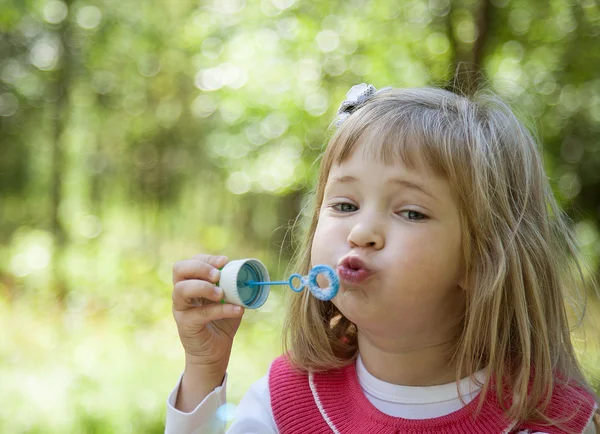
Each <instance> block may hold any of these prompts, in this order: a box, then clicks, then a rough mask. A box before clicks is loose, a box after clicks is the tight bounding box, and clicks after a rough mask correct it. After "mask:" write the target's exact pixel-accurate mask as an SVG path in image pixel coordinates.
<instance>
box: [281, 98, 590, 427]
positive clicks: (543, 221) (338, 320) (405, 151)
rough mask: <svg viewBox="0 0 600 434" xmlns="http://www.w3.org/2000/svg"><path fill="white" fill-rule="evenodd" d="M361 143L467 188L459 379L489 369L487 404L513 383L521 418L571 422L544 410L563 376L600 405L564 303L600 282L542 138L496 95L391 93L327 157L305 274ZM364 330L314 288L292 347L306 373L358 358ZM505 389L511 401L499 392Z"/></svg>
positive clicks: (288, 347) (287, 345)
mask: <svg viewBox="0 0 600 434" xmlns="http://www.w3.org/2000/svg"><path fill="white" fill-rule="evenodd" d="M359 139H361V141H362V143H365V144H368V145H367V146H369V149H366V150H367V151H369V152H372V153H373V154H372V155H373V156H374V157H375V158H379V161H382V162H385V163H390V162H394V161H398V159H401V161H402V162H403V163H404V164H406V165H407V166H408V167H409V168H414V167H416V165H418V164H419V161H423V162H424V163H425V164H426V165H427V168H429V169H430V170H433V172H434V173H436V174H437V175H440V176H443V177H444V178H445V179H447V180H448V181H449V183H450V185H451V186H452V188H453V190H454V191H455V192H456V194H457V197H458V200H459V208H460V216H461V231H462V240H463V245H462V254H463V259H464V263H465V265H466V272H467V277H466V281H467V285H466V288H465V291H466V311H465V313H464V318H463V321H462V325H461V328H460V330H459V331H458V335H457V337H456V344H455V347H454V350H453V352H452V354H451V357H452V361H453V362H455V364H456V379H457V382H458V380H459V379H460V375H461V373H462V372H468V373H474V372H476V371H477V370H480V369H482V368H484V367H487V378H486V381H485V382H484V384H483V389H482V393H481V394H480V402H479V408H481V405H482V404H483V400H484V399H485V396H486V394H487V393H488V392H489V390H490V387H489V386H490V381H489V380H490V378H495V379H496V380H497V384H508V386H510V387H511V390H512V391H513V393H514V397H515V399H513V401H512V404H511V406H510V408H504V410H505V411H506V412H507V416H508V417H509V418H510V419H511V420H516V421H521V422H522V421H525V420H538V421H543V422H546V423H550V424H555V423H560V422H561V421H556V420H550V419H548V418H546V417H545V416H544V415H543V413H544V411H545V409H546V406H547V404H548V403H549V399H550V393H549V391H551V390H552V389H553V386H554V385H555V384H557V383H558V382H564V383H566V382H569V383H570V382H571V381H575V382H576V383H578V384H579V385H580V386H581V387H582V388H583V389H585V390H587V391H588V392H589V393H590V394H592V396H594V399H595V400H596V401H597V402H600V400H599V399H598V396H597V395H596V394H595V393H594V392H593V390H592V389H591V387H590V386H589V385H588V383H587V381H586V379H585V377H584V375H583V374H582V371H581V368H580V366H579V363H578V361H577V358H576V356H575V352H574V349H573V346H572V343H571V337H570V330H569V326H568V318H567V311H566V304H565V298H566V297H567V296H568V295H569V292H573V293H574V294H585V291H586V288H587V287H588V286H590V285H591V287H593V288H594V289H595V286H594V285H593V282H592V281H589V280H587V277H585V275H584V273H583V271H582V264H581V263H580V262H579V260H578V252H579V251H578V247H577V242H576V238H575V236H574V235H573V231H572V229H571V227H570V222H569V220H568V218H567V217H566V216H565V214H564V213H563V212H562V211H561V209H560V207H559V205H558V204H557V202H556V200H555V198H554V196H553V194H552V190H551V187H550V185H549V183H548V180H547V178H546V175H545V172H544V168H543V163H542V160H541V157H540V152H539V151H538V150H537V145H536V143H537V142H536V139H535V138H534V136H533V135H532V134H531V133H530V132H529V130H528V129H527V128H526V127H525V126H524V125H523V124H522V123H521V122H520V121H519V119H518V118H517V116H516V115H515V114H514V113H513V111H512V110H511V108H510V107H509V106H508V104H507V103H505V102H504V101H502V100H501V99H500V98H499V97H497V96H496V95H495V94H494V93H493V92H492V91H489V90H480V91H477V92H476V93H474V94H473V95H472V96H469V97H467V96H463V95H458V94H456V93H453V92H450V91H446V90H443V89H438V88H429V87H427V88H419V89H391V90H387V91H384V92H381V93H379V94H377V95H375V96H374V97H372V98H371V99H370V100H368V101H367V102H366V103H364V104H363V105H362V106H360V107H359V108H358V109H357V110H356V111H355V112H354V113H352V115H350V116H349V117H348V118H347V119H346V120H345V121H344V122H343V123H342V124H341V125H340V126H339V128H338V129H336V130H335V131H334V132H333V135H332V137H331V139H330V140H329V143H328V145H327V148H326V150H325V152H324V154H323V156H322V161H321V165H320V172H319V178H318V184H317V186H316V191H315V193H314V210H313V212H312V216H311V218H310V221H309V226H308V230H307V232H306V234H305V238H304V242H303V244H302V246H301V247H300V249H299V251H298V254H297V256H296V260H295V262H294V263H293V267H294V270H295V271H297V272H303V273H308V270H309V269H310V266H311V258H310V251H311V245H312V238H313V236H314V233H315V229H316V226H317V222H318V216H319V209H320V207H321V204H322V201H323V194H324V189H325V184H326V182H327V178H328V176H329V171H330V169H331V167H332V165H334V164H335V165H338V164H340V163H342V162H343V161H345V159H346V158H348V157H349V155H350V154H351V153H352V152H353V150H354V148H355V147H356V145H357V143H358V141H359ZM417 157H421V158H417ZM356 336H357V330H356V327H355V326H354V324H352V323H351V322H350V321H349V320H348V319H347V318H345V317H344V316H343V315H342V314H341V312H340V311H339V310H338V309H337V308H336V307H335V306H334V304H333V303H332V302H330V301H326V302H323V301H320V300H318V299H316V298H315V297H312V296H311V295H310V293H309V292H308V291H304V292H303V293H300V294H293V295H292V297H291V300H290V303H289V306H288V312H287V315H286V319H285V325H284V330H283V338H284V342H283V345H284V350H285V352H286V353H287V355H288V357H289V358H290V360H291V362H292V363H293V365H294V366H295V367H296V368H298V369H301V370H315V371H319V370H328V369H332V368H336V367H342V366H345V365H347V364H349V363H351V362H352V361H353V360H354V359H355V357H356V355H357V351H358V346H357V338H356ZM532 369H535V375H533V376H532V375H531V374H532ZM557 372H558V373H561V374H562V375H559V376H557V375H555V374H556V373H557ZM529 387H530V390H529V392H528V388H529ZM496 393H497V399H498V402H501V403H503V402H504V401H503V399H502V395H501V394H502V390H501V388H500V387H498V388H496ZM461 399H462V397H461Z"/></svg>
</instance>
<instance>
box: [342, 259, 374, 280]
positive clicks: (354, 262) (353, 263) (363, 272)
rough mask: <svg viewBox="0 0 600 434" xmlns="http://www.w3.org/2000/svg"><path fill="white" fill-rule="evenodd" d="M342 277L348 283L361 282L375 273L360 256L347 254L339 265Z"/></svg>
mask: <svg viewBox="0 0 600 434" xmlns="http://www.w3.org/2000/svg"><path fill="white" fill-rule="evenodd" d="M337 272H338V275H339V276H340V279H341V280H343V281H345V282H348V283H361V282H364V281H365V280H367V279H368V278H369V277H371V276H372V275H373V272H372V271H371V270H370V269H369V268H368V267H367V266H366V265H365V263H364V262H363V261H362V259H360V258H359V257H358V256H346V257H345V258H344V259H342V260H341V261H340V263H339V265H338V267H337Z"/></svg>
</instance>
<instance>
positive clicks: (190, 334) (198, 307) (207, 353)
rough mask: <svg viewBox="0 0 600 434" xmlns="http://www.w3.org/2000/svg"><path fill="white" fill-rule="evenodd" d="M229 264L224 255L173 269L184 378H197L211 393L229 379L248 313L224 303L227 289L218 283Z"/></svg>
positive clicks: (194, 260)
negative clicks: (233, 352) (234, 347)
mask: <svg viewBox="0 0 600 434" xmlns="http://www.w3.org/2000/svg"><path fill="white" fill-rule="evenodd" d="M227 262H228V259H227V258H226V257H224V256H210V255H197V256H194V257H193V258H192V259H188V260H182V261H178V262H176V263H175V265H174V266H173V316H174V317H175V322H176V323H177V330H178V332H179V339H180V340H181V343H182V345H183V348H184V350H185V359H186V368H185V372H184V379H185V376H186V375H187V376H188V378H192V377H193V378H194V379H195V382H196V383H198V382H200V383H202V386H203V387H202V389H206V391H207V393H209V392H210V391H212V390H213V389H214V388H215V387H217V386H219V385H220V384H221V382H222V380H223V377H224V376H225V372H226V370H227V365H228V363H229V356H230V354H231V346H232V344H233V337H234V336H235V333H236V331H237V329H238V327H239V325H240V321H241V319H242V315H243V314H244V309H243V308H242V307H241V306H235V305H233V304H221V303H220V301H221V299H222V298H223V290H222V289H221V288H219V287H217V286H216V285H215V283H216V282H218V281H219V278H220V275H221V273H220V271H219V268H222V267H224V266H225V264H227Z"/></svg>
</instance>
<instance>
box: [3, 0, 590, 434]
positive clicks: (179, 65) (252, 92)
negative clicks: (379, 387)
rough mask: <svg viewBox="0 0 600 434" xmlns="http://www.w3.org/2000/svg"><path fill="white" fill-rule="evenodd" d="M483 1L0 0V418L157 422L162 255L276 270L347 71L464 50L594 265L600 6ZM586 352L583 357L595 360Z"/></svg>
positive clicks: (406, 71)
mask: <svg viewBox="0 0 600 434" xmlns="http://www.w3.org/2000/svg"><path fill="white" fill-rule="evenodd" d="M484 4H486V2H483V1H475V0H470V1H467V0H465V1H447V0H442V1H423V0H413V1H406V2H394V1H373V2H366V1H362V0H352V1H332V2H316V1H294V0H261V1H257V2H249V1H248V2H247V1H244V0H231V1H214V2H192V1H188V0H181V1H177V2H160V1H143V2H132V1H120V2H119V1H116V0H89V1H83V0H82V1H79V0H78V1H72V0H65V1H45V0H40V1H31V0H27V1H23V0H18V1H17V0H8V1H5V2H4V3H3V6H2V8H0V325H1V326H2V327H1V328H0V378H1V380H0V381H1V382H2V387H1V388H0V402H2V406H0V426H2V427H3V430H8V431H7V432H40V433H41V432H44V433H48V432H85V433H109V432H119V433H126V432H155V431H156V432H162V423H163V417H164V401H165V399H166V396H167V394H168V392H169V391H170V389H171V387H172V386H173V385H174V384H175V381H176V380H177V376H178V375H179V372H180V369H181V368H182V366H183V360H182V357H183V354H182V350H181V348H180V345H179V343H178V340H177V335H176V331H175V324H174V321H173V320H172V318H171V311H170V291H171V276H170V274H171V267H172V264H173V263H174V262H175V261H177V260H179V259H183V258H186V257H189V256H192V255H194V254H197V253H199V252H213V253H224V254H227V255H228V256H229V257H230V258H234V257H251V256H252V257H259V258H261V259H262V260H263V261H264V262H265V263H266V264H268V266H269V268H270V272H271V274H272V275H273V276H283V274H284V270H285V267H286V266H287V263H288V260H289V258H290V255H291V252H292V250H293V247H294V246H293V243H292V237H291V235H292V234H291V233H290V232H289V231H288V228H289V225H290V224H291V223H292V222H293V220H294V218H295V217H296V215H297V214H298V213H299V212H300V211H301V210H302V207H303V205H304V204H305V203H306V201H307V200H308V195H307V193H308V192H310V190H311V188H312V186H313V182H314V181H313V179H314V175H315V171H316V164H315V158H316V157H317V156H318V154H319V151H320V150H321V148H322V146H323V143H324V140H325V137H326V132H327V126H328V124H329V121H330V120H331V116H332V115H333V114H334V113H335V110H336V109H337V105H338V104H339V103H340V102H341V100H342V99H343V97H344V94H345V92H346V91H347V90H348V89H349V87H350V86H351V85H353V84H356V83H360V82H370V83H373V84H375V85H376V86H377V87H383V86H387V85H395V86H422V85H426V84H430V83H434V84H440V83H445V82H446V81H448V80H451V79H452V77H453V72H454V70H455V67H456V65H457V62H459V61H466V62H475V63H478V64H479V65H480V66H481V71H482V72H483V73H484V74H485V76H486V77H487V80H489V82H490V84H491V85H492V87H493V88H494V89H495V90H496V91H497V92H498V93H500V94H501V95H503V96H506V97H507V98H509V99H511V100H513V101H516V103H517V105H518V106H519V107H520V109H521V111H522V112H524V113H525V116H526V117H528V118H529V120H530V121H531V122H532V124H533V126H534V127H535V128H537V129H538V133H539V136H540V139H541V144H542V145H543V148H544V158H545V162H546V166H547V168H548V171H549V176H550V179H551V182H552V185H553V187H554V189H555V192H556V194H557V196H558V197H559V199H560V201H561V204H562V205H563V206H564V208H565V209H566V210H567V211H568V212H569V214H570V215H571V216H572V217H573V219H574V221H575V224H576V229H577V233H578V236H579V238H580V240H581V242H582V245H583V247H584V251H585V253H586V255H587V258H588V259H587V260H588V262H589V264H590V266H591V269H592V270H593V272H594V273H596V274H598V270H599V265H598V260H599V259H598V258H599V257H600V237H599V233H598V227H599V224H598V221H599V220H600V149H599V148H598V147H597V137H598V136H599V135H600V79H599V78H598V73H597V71H598V68H599V67H600V38H599V37H598V36H599V35H600V8H599V7H598V4H597V2H595V1H594V0H579V1H576V2H574V1H567V0H556V1H552V2H545V1H544V2H543V1H541V0H513V1H510V2H509V1H507V0H493V1H492V2H491V3H490V5H489V7H490V9H489V10H488V13H487V14H485V13H481V10H480V8H481V6H482V5H484ZM477 47H481V50H479V51H478V50H477V49H476V48H477ZM281 298H282V295H281V294H280V293H278V292H275V293H274V296H273V297H271V299H270V300H269V302H268V304H267V305H266V306H265V307H264V308H263V309H261V310H260V312H248V313H247V315H246V319H245V321H244V326H243V327H242V329H241V330H240V332H239V336H238V338H237V339H236V344H235V347H234V354H233V357H232V360H233V361H234V362H233V365H232V368H231V370H230V383H229V384H230V386H231V387H230V393H229V396H230V397H231V399H232V401H233V402H237V400H239V399H240V397H241V395H242V394H243V392H244V391H245V390H246V389H247V387H248V386H249V384H250V383H252V382H253V381H255V380H256V379H258V378H259V377H260V376H261V375H263V374H264V372H265V371H266V369H267V366H268V363H269V362H270V360H271V359H272V358H273V357H274V356H276V355H277V354H278V353H279V351H280V348H279V330H280V328H281V315H282V311H281ZM596 316H597V313H596ZM599 359H600V355H598V353H597V352H594V351H588V352H585V353H582V360H584V363H585V364H586V366H588V367H589V369H590V375H591V373H592V372H593V369H594V366H600V363H599V362H598V360H599ZM240 360H244V361H247V360H252V363H242V362H240ZM596 373H597V374H598V375H600V373H598V372H596Z"/></svg>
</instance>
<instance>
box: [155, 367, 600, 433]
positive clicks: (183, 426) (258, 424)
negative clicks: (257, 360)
mask: <svg viewBox="0 0 600 434" xmlns="http://www.w3.org/2000/svg"><path fill="white" fill-rule="evenodd" d="M356 372H357V376H358V381H359V384H360V386H361V388H362V390H363V392H364V393H365V396H366V397H367V399H368V400H369V401H370V402H371V403H372V404H373V405H374V406H375V408H377V409H378V410H379V411H381V412H382V413H385V414H387V415H390V416H394V417H402V418H405V419H428V418H433V417H440V416H444V415H447V414H450V413H452V412H454V411H457V410H459V409H460V408H462V406H463V404H462V403H461V401H460V398H459V395H458V393H457V389H456V383H455V382H452V383H448V384H442V385H439V386H427V387H413V386H401V385H397V384H391V383H386V382H384V381H381V380H379V379H377V378H375V377H374V376H373V375H371V374H370V373H369V372H368V371H367V370H366V368H365V366H364V364H363V363H362V360H361V358H360V356H359V357H358V359H357V362H356ZM475 377H476V378H477V379H478V380H479V382H483V379H484V378H485V371H484V370H481V371H478V372H476V373H475ZM180 384H181V378H180V379H179V383H178V384H177V386H176V387H175V389H173V391H172V392H171V394H170V395H169V397H168V399H167V420H166V428H165V434H223V433H224V432H225V426H226V419H227V418H226V414H224V413H225V412H224V411H223V410H225V409H226V407H225V404H226V393H225V392H226V384H227V375H226V376H225V379H224V380H223V384H222V385H221V386H219V387H217V388H216V389H215V390H214V391H213V392H211V393H210V394H209V395H208V396H207V397H206V398H205V399H204V400H203V401H202V402H201V403H200V404H199V405H198V406H197V407H196V408H195V409H194V410H193V411H192V412H190V413H183V412H181V411H179V410H177V409H175V400H176V398H177V393H178V391H179V386H180ZM459 388H460V390H461V393H462V394H463V399H464V401H465V404H468V403H469V402H470V401H471V400H473V399H474V398H475V397H476V396H477V394H478V393H479V392H480V390H481V388H480V387H478V386H476V385H475V383H473V382H472V381H471V380H470V378H468V377H467V378H463V379H462V380H460V382H459ZM585 432H586V433H587V432H588V431H587V430H586V431H585ZM590 432H592V433H593V432H595V430H594V431H590ZM277 433H278V430H277V426H276V425H275V420H274V418H273V411H272V409H271V397H270V394H269V377H268V374H267V375H265V376H264V377H262V378H261V379H260V380H258V381H257V382H256V383H254V384H253V385H252V386H251V387H250V389H249V390H248V392H247V393H246V395H245V396H244V397H243V398H242V400H241V401H240V403H239V405H238V406H237V408H236V411H235V420H234V421H233V423H232V424H231V427H230V428H229V430H228V431H227V434H277ZM519 434H544V433H541V432H538V433H528V432H527V431H521V432H520V433H519Z"/></svg>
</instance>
